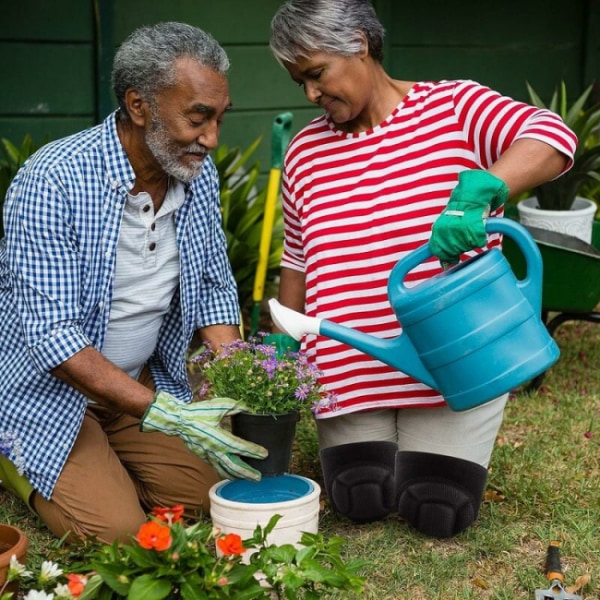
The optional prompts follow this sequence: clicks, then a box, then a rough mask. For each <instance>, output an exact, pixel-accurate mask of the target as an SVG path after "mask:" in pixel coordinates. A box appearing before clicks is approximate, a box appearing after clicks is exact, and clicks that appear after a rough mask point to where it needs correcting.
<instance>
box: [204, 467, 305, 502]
mask: <svg viewBox="0 0 600 600" xmlns="http://www.w3.org/2000/svg"><path fill="white" fill-rule="evenodd" d="M313 489H314V486H313V484H312V483H311V482H310V480H309V479H306V478H305V477H300V476H298V475H290V474H288V473H286V474H285V475H277V476H275V477H263V479H262V480H261V481H246V480H244V479H238V480H236V481H226V482H225V483H224V484H223V485H220V486H219V487H218V488H217V489H216V491H215V493H216V495H217V496H219V497H220V498H223V499H224V500H230V501H231V502H244V503H247V504H271V503H274V502H286V501H289V500H296V499H298V498H302V497H304V496H306V495H308V494H310V493H311V492H312V491H313Z"/></svg>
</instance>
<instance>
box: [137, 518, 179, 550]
mask: <svg viewBox="0 0 600 600" xmlns="http://www.w3.org/2000/svg"><path fill="white" fill-rule="evenodd" d="M136 540H137V541H138V544H139V545H140V546H141V547H142V548H144V549H145V550H152V549H153V548H154V550H158V551H159V552H162V551H163V550H167V548H170V547H171V542H172V539H171V529H170V527H169V526H168V525H162V524H161V523H157V522H156V521H148V523H144V524H143V525H142V526H141V527H140V529H139V531H138V533H137V536H136Z"/></svg>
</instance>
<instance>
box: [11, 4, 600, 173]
mask: <svg viewBox="0 0 600 600" xmlns="http://www.w3.org/2000/svg"><path fill="white" fill-rule="evenodd" d="M280 3H281V0H254V1H250V0H52V2H48V1H47V0H17V1H14V0H2V5H3V7H2V19H1V20H0V81H1V82H2V85H1V87H0V89H1V93H0V137H7V138H9V139H11V140H13V141H15V142H18V141H20V140H21V139H22V137H23V135H24V134H25V133H31V134H33V136H34V138H35V139H36V140H38V141H42V140H43V139H54V138H57V137H60V136H62V135H66V134H69V133H72V132H75V131H78V130H80V129H82V128H84V127H87V126H90V125H92V124H94V123H96V122H98V121H99V120H101V119H102V118H103V117H104V116H105V115H106V114H107V113H108V112H109V111H110V110H112V108H113V107H114V100H113V98H112V92H111V90H110V66H111V61H112V56H113V53H114V49H115V47H116V46H118V44H119V43H120V42H121V41H122V40H123V39H124V38H125V37H126V36H127V35H128V34H129V33H130V32H131V31H132V30H133V29H135V28H136V27H139V26H141V25H146V24H152V23H155V22H158V21H163V20H179V21H185V22H188V23H191V24H194V25H198V26H200V27H202V28H204V29H206V30H207V31H209V32H211V33H212V34H213V35H214V36H215V37H216V38H217V39H218V40H219V41H220V42H221V43H222V44H223V46H224V47H225V49H226V50H227V52H228V54H229V56H230V59H231V63H232V67H231V70H230V76H229V79H230V84H231V95H232V101H233V104H234V108H235V110H234V111H232V112H231V113H230V114H228V115H227V118H226V121H225V124H224V126H223V130H222V137H221V142H222V143H225V144H228V145H230V146H246V145H248V144H249V143H250V142H251V141H253V140H254V139H256V137H258V136H259V135H262V136H263V139H264V140H265V141H263V143H262V144H261V146H260V148H259V152H258V157H259V158H260V159H261V164H262V166H263V170H265V171H267V170H268V167H269V160H270V144H269V141H270V132H271V124H272V121H273V119H274V117H275V116H276V115H277V114H279V113H280V112H282V111H288V110H289V111H292V113H293V115H294V127H293V130H294V131H296V130H297V129H298V128H299V127H300V126H302V125H303V124H304V123H305V122H306V121H307V120H308V119H309V118H311V117H312V116H314V115H316V114H317V110H316V109H314V108H312V107H311V106H310V105H308V104H307V102H306V101H305V99H304V97H303V95H302V93H301V90H300V89H299V88H298V87H297V86H295V85H294V84H292V83H291V82H290V80H289V78H288V76H287V73H286V72H285V71H284V70H283V69H282V68H281V67H279V65H278V64H277V63H276V62H275V60H274V59H273V58H272V56H271V54H270V52H269V49H268V37H269V26H270V19H271V17H272V15H273V13H274V12H275V10H276V9H277V7H278V6H279V4H280ZM375 6H376V9H377V12H378V14H379V15H380V17H381V19H382V21H383V22H384V24H385V27H386V31H387V36H386V67H387V68H388V70H389V72H390V73H391V74H392V75H393V76H395V77H398V78H401V79H409V80H410V79H449V78H469V79H475V80H477V81H480V82H481V83H485V84H487V85H490V86H491V87H494V88H496V89H498V90H499V91H501V92H503V93H505V94H508V95H511V96H513V97H515V98H521V99H526V98H527V94H526V87H525V82H526V81H529V82H531V83H532V85H533V86H534V88H535V89H536V90H538V91H539V92H540V94H541V95H542V97H545V98H548V97H549V96H550V94H551V92H552V90H553V88H554V86H555V85H556V83H557V82H558V81H560V80H561V79H564V80H565V81H566V82H567V84H568V89H569V90H570V91H571V93H572V94H573V96H575V94H579V93H580V92H581V91H582V90H583V89H584V87H585V86H586V85H587V84H589V83H591V82H592V81H597V82H600V0H504V1H503V2H495V3H483V2H480V1H479V0H463V1H461V2H454V3H449V2H447V1H446V0H429V1H426V2H412V3H407V2H400V1H399V0H375ZM599 99H600V98H599Z"/></svg>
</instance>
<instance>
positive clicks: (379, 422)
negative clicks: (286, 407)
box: [317, 394, 508, 468]
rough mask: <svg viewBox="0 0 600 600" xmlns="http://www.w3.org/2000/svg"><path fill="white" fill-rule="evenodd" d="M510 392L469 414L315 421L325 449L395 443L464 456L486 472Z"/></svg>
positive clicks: (407, 412) (398, 413) (405, 412)
mask: <svg viewBox="0 0 600 600" xmlns="http://www.w3.org/2000/svg"><path fill="white" fill-rule="evenodd" d="M507 399H508V394H505V395H503V396H500V397H499V398H496V399H495V400H492V401H490V402H486V403H485V404H482V405H481V406H477V407H476V408H472V409H470V410H465V411H458V412H457V411H453V410H451V409H450V408H448V407H447V406H444V407H441V408H403V409H380V410H370V411H365V412H356V413H351V414H348V415H340V416H338V417H330V418H328V419H317V431H318V435H319V445H320V447H321V448H327V447H329V446H339V445H340V444H349V443H351V442H367V441H391V442H395V443H397V444H398V450H412V451H416V452H431V453H433V454H444V455H446V456H453V457H455V458H462V459H465V460H470V461H471V462H474V463H478V464H480V465H481V466H483V467H485V468H487V467H488V465H489V462H490V458H491V455H492V449H493V448H494V443H495V441H496V436H497V435H498V430H499V429H500V425H501V424H502V416H503V414H504V406H505V405H506V401H507Z"/></svg>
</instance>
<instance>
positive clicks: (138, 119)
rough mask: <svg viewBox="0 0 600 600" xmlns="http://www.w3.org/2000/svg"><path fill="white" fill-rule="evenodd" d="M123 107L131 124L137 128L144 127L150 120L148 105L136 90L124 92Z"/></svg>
mask: <svg viewBox="0 0 600 600" xmlns="http://www.w3.org/2000/svg"><path fill="white" fill-rule="evenodd" d="M125 106H126V107H127V112H128V113H129V118H130V119H131V122H132V123H133V124H134V125H137V126H138V127H144V125H145V124H146V120H147V119H148V118H150V113H149V105H148V103H147V102H146V101H145V100H144V99H143V98H142V96H141V95H140V93H139V92H138V91H137V90H136V89H134V88H129V89H128V90H127V91H126V92H125Z"/></svg>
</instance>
